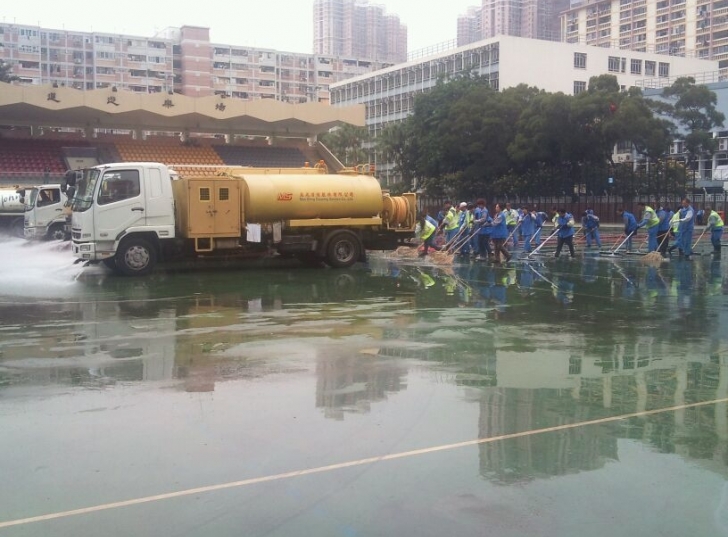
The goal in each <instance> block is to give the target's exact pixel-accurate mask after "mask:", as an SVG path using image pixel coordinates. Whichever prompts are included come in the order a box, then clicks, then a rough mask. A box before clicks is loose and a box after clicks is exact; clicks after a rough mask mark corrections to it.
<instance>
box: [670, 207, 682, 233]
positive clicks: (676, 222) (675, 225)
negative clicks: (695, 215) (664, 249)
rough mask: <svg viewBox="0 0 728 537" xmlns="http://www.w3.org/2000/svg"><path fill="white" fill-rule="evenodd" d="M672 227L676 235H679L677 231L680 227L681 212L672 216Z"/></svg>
mask: <svg viewBox="0 0 728 537" xmlns="http://www.w3.org/2000/svg"><path fill="white" fill-rule="evenodd" d="M670 227H671V228H672V230H673V231H674V232H675V233H677V230H678V228H679V227H680V211H676V212H675V214H674V215H672V218H671V219H670Z"/></svg>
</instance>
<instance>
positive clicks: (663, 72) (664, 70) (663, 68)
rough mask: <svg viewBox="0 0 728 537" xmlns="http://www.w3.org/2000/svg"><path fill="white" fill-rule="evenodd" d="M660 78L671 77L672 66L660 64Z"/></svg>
mask: <svg viewBox="0 0 728 537" xmlns="http://www.w3.org/2000/svg"><path fill="white" fill-rule="evenodd" d="M659 75H660V76H670V64H669V63H662V62H660V73H659Z"/></svg>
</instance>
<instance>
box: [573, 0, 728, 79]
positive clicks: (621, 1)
mask: <svg viewBox="0 0 728 537" xmlns="http://www.w3.org/2000/svg"><path fill="white" fill-rule="evenodd" d="M727 8H728V2H726V0H657V1H650V2H647V1H645V0H602V1H598V2H596V1H587V2H582V3H578V4H574V5H573V6H572V7H571V9H569V10H567V11H566V12H565V13H563V15H562V18H561V28H562V32H563V37H564V40H565V41H569V42H572V43H575V42H580V43H587V44H590V45H598V46H612V47H619V48H622V49H630V50H642V51H654V52H657V53H662V54H671V55H686V56H696V57H698V58H709V59H714V60H718V61H719V66H720V69H721V72H723V73H725V72H726V71H728V17H727V16H726V14H725V12H726V10H727Z"/></svg>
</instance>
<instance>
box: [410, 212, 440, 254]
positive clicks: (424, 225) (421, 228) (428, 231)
mask: <svg viewBox="0 0 728 537" xmlns="http://www.w3.org/2000/svg"><path fill="white" fill-rule="evenodd" d="M415 231H416V232H417V236H418V237H419V238H420V239H421V240H422V252H421V253H420V254H419V255H420V257H424V256H426V255H427V253H428V252H429V250H430V248H432V249H433V250H435V251H437V250H439V248H438V247H437V246H435V244H434V242H433V241H434V240H435V231H437V227H435V225H434V224H433V223H432V222H430V221H429V220H428V219H427V216H426V215H425V214H421V215H420V218H419V221H418V222H417V228H416V230H415Z"/></svg>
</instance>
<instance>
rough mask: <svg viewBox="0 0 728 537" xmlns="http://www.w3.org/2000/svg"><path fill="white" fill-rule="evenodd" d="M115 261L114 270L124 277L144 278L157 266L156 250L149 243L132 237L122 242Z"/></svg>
mask: <svg viewBox="0 0 728 537" xmlns="http://www.w3.org/2000/svg"><path fill="white" fill-rule="evenodd" d="M115 259H116V268H117V269H118V270H119V271H120V272H121V273H122V274H124V275H125V276H144V275H146V274H149V273H150V272H151V271H152V269H153V268H154V265H156V264H157V250H156V249H155V248H154V246H152V245H151V244H150V243H149V241H146V240H144V239H136V238H133V237H132V238H130V239H127V240H125V241H122V243H121V244H120V245H119V249H118V250H117V252H116V256H115ZM107 266H108V265H107Z"/></svg>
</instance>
